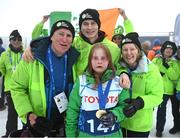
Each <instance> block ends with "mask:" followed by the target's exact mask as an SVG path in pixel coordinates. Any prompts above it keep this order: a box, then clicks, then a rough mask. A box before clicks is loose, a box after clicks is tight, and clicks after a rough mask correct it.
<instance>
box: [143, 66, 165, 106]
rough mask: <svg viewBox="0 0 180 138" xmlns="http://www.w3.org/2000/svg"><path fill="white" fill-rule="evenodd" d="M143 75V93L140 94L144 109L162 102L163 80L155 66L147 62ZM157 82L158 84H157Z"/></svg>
mask: <svg viewBox="0 0 180 138" xmlns="http://www.w3.org/2000/svg"><path fill="white" fill-rule="evenodd" d="M148 70H149V71H148V73H147V74H146V75H145V76H144V77H145V80H146V82H145V85H146V88H145V89H146V90H145V95H142V96H140V97H141V98H142V99H143V101H144V109H147V108H152V107H157V106H158V105H159V104H160V103H161V102H162V97H163V93H164V88H163V80H162V77H161V75H160V73H159V70H158V68H157V66H155V65H154V64H153V63H151V64H149V67H148ZM157 84H158V85H157Z"/></svg>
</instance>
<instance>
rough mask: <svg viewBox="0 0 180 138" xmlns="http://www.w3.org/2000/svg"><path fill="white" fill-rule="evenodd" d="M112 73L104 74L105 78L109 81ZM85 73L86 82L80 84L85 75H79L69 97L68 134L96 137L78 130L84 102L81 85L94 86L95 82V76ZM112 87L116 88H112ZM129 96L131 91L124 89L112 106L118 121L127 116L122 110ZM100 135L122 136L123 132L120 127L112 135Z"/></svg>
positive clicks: (69, 135) (68, 135) (71, 135)
mask: <svg viewBox="0 0 180 138" xmlns="http://www.w3.org/2000/svg"><path fill="white" fill-rule="evenodd" d="M106 73H107V72H106ZM110 74H111V75H112V73H109V74H105V75H103V76H104V79H103V80H106V81H107V80H108V77H110ZM85 75H86V82H85V84H80V78H81V77H83V76H82V75H81V76H79V77H78V79H77V80H76V82H75V84H74V87H73V89H72V92H71V94H70V97H69V103H68V110H67V112H66V136H67V137H92V138H93V137H94V136H92V135H89V134H87V133H84V132H81V131H79V130H78V118H79V113H80V110H81V106H82V103H81V101H82V96H80V94H81V92H82V91H80V86H81V85H83V86H84V85H85V86H87V85H88V86H87V87H92V85H91V84H94V78H93V77H92V76H91V75H90V74H85ZM106 81H105V82H106ZM103 82H104V81H103ZM112 89H113V90H115V88H112ZM93 92H95V93H97V90H94V91H93ZM86 96H87V95H86ZM86 96H85V97H86ZM127 98H129V91H127V90H125V89H123V90H122V92H121V93H120V94H119V96H118V104H117V105H116V106H115V107H114V108H111V111H112V112H113V114H114V115H115V116H116V117H117V120H118V122H120V121H122V120H124V119H125V116H124V114H123V111H122V110H123V108H124V106H125V103H124V100H125V99H127ZM98 137H122V132H121V129H120V130H119V131H117V132H115V133H112V134H111V135H106V136H98Z"/></svg>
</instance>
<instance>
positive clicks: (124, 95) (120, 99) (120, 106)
mask: <svg viewBox="0 0 180 138" xmlns="http://www.w3.org/2000/svg"><path fill="white" fill-rule="evenodd" d="M129 95H130V94H129V91H128V90H127V89H123V90H122V92H121V94H120V95H119V97H118V105H117V106H116V107H115V108H114V109H112V110H111V111H112V112H113V114H114V115H115V116H116V117H117V120H118V121H119V122H121V121H122V120H124V119H125V115H124V113H123V108H124V107H125V105H126V104H125V102H124V100H125V99H127V98H129Z"/></svg>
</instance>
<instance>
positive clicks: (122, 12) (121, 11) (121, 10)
mask: <svg viewBox="0 0 180 138" xmlns="http://www.w3.org/2000/svg"><path fill="white" fill-rule="evenodd" d="M118 10H119V14H120V15H121V16H122V17H123V19H124V20H126V19H127V16H126V13H125V10H124V9H121V8H118Z"/></svg>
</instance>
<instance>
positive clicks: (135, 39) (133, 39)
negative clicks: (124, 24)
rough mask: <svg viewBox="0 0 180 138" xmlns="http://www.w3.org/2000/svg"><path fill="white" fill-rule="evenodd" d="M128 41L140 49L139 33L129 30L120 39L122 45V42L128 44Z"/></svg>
mask: <svg viewBox="0 0 180 138" xmlns="http://www.w3.org/2000/svg"><path fill="white" fill-rule="evenodd" d="M128 43H133V44H135V45H137V47H138V48H139V49H140V50H141V49H142V48H141V43H140V41H139V35H138V33H136V32H131V33H128V34H127V35H126V36H124V38H123V40H122V46H121V48H122V47H123V45H124V44H128Z"/></svg>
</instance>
